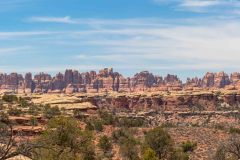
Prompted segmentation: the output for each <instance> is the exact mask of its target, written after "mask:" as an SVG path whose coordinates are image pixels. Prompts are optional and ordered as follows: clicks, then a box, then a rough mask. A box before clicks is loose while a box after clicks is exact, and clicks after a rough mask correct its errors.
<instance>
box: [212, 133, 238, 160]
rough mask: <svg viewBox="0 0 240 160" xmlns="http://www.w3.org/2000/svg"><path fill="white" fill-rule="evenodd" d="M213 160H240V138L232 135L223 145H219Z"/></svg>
mask: <svg viewBox="0 0 240 160" xmlns="http://www.w3.org/2000/svg"><path fill="white" fill-rule="evenodd" d="M214 159H215V160H226V159H229V160H230V159H231V160H238V159H240V136H239V134H233V135H232V136H231V137H230V138H229V139H228V140H227V141H226V142H225V143H223V144H221V145H220V146H219V147H218V149H217V151H216V154H215V157H214Z"/></svg>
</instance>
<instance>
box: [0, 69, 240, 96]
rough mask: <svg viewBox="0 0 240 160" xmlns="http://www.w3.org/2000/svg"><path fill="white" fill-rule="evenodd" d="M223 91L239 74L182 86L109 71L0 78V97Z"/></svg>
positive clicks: (170, 78)
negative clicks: (27, 94)
mask: <svg viewBox="0 0 240 160" xmlns="http://www.w3.org/2000/svg"><path fill="white" fill-rule="evenodd" d="M214 88H215V89H216V88H225V89H227V90H238V89H239V88H240V73H237V72H234V73H232V74H231V75H230V76H229V75H227V74H226V73H224V72H219V73H209V72H208V73H206V75H205V76H204V77H203V78H198V77H195V78H188V79H187V81H186V83H183V82H182V81H181V80H180V79H179V78H178V77H177V76H176V75H170V74H168V75H167V76H166V77H161V76H157V75H154V74H152V73H150V72H148V71H142V72H140V73H137V74H135V75H134V76H133V77H124V76H123V75H121V74H120V73H118V72H114V71H113V69H112V68H105V69H103V70H100V71H99V73H97V72H96V71H90V72H84V73H80V72H78V71H76V70H71V69H67V70H66V71H65V73H64V74H63V73H58V74H56V76H53V77H52V76H51V75H50V74H47V73H39V74H36V75H34V76H33V75H32V74H31V73H26V74H25V76H23V75H22V74H18V73H10V74H5V73H1V74H0V92H1V93H67V94H72V93H78V92H80V93H99V92H104V93H106V92H111V91H115V92H140V91H149V92H151V91H181V90H188V91H195V90H202V89H204V90H206V89H214Z"/></svg>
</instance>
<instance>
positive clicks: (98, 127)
mask: <svg viewBox="0 0 240 160" xmlns="http://www.w3.org/2000/svg"><path fill="white" fill-rule="evenodd" d="M93 125H94V129H95V130H96V131H98V132H101V131H103V123H102V121H101V120H94V121H93Z"/></svg>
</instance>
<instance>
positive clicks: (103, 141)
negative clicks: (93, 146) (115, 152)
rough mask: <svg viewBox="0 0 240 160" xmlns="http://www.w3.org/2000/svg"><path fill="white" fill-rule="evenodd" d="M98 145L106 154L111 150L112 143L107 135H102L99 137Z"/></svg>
mask: <svg viewBox="0 0 240 160" xmlns="http://www.w3.org/2000/svg"><path fill="white" fill-rule="evenodd" d="M98 147H99V148H100V149H101V150H102V151H103V152H104V153H105V154H106V153H107V152H109V151H111V149H112V143H111V140H110V138H108V137H107V136H102V137H100V139H99V143H98Z"/></svg>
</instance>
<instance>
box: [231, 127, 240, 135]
mask: <svg viewBox="0 0 240 160" xmlns="http://www.w3.org/2000/svg"><path fill="white" fill-rule="evenodd" d="M229 132H230V133H231V134H240V128H234V127H230V129H229Z"/></svg>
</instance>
